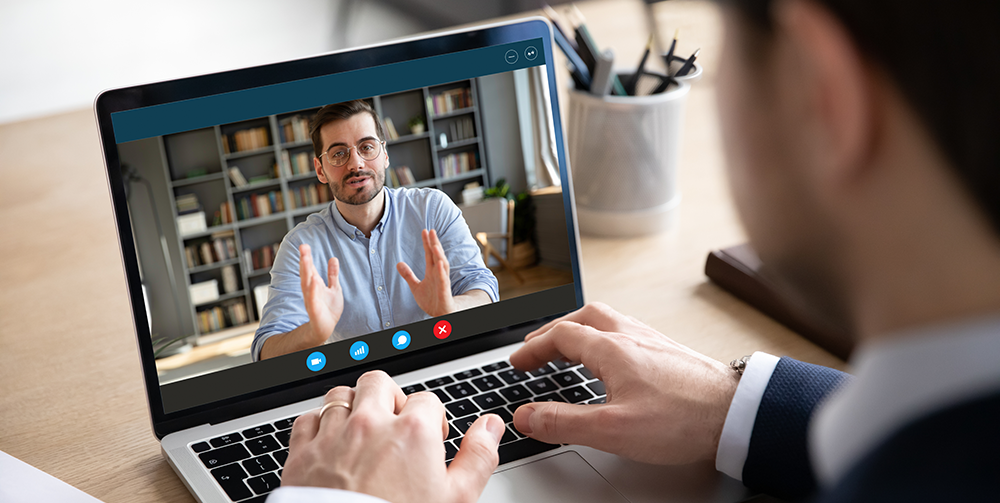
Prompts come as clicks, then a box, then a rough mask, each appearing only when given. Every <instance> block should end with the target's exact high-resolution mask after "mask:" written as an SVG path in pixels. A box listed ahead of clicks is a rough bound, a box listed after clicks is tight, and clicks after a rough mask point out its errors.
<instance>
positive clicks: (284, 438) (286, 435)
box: [274, 430, 292, 447]
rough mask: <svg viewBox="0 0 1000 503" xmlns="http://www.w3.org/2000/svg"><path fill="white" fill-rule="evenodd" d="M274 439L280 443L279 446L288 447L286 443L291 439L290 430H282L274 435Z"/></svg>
mask: <svg viewBox="0 0 1000 503" xmlns="http://www.w3.org/2000/svg"><path fill="white" fill-rule="evenodd" d="M274 438H277V439H278V442H281V445H283V446H285V447H288V442H289V441H290V440H291V439H292V430H282V431H279V432H278V433H275V434H274Z"/></svg>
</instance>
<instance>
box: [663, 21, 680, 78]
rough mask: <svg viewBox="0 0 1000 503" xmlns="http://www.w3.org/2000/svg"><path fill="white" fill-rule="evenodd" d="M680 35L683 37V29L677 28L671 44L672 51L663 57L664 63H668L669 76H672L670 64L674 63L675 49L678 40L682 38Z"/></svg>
mask: <svg viewBox="0 0 1000 503" xmlns="http://www.w3.org/2000/svg"><path fill="white" fill-rule="evenodd" d="M680 35H681V29H680V28H677V30H676V31H674V40H673V42H670V49H669V50H668V51H667V53H666V54H664V55H663V62H664V63H666V65H667V75H670V63H672V62H673V59H674V49H676V48H677V39H678V38H679V37H680Z"/></svg>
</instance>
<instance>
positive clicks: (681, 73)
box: [674, 49, 701, 77]
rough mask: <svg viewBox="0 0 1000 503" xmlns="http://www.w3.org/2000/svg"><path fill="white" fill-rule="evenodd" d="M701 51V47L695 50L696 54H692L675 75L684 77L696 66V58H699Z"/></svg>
mask: <svg viewBox="0 0 1000 503" xmlns="http://www.w3.org/2000/svg"><path fill="white" fill-rule="evenodd" d="M700 52H701V49H698V50H697V51H694V54H692V55H691V57H690V58H688V59H687V61H685V62H684V66H682V67H681V69H680V70H677V73H675V74H674V77H683V76H685V75H687V74H688V72H690V71H691V69H692V68H694V60H696V59H698V53H700Z"/></svg>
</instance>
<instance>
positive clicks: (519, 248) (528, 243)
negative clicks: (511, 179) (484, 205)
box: [483, 178, 538, 269]
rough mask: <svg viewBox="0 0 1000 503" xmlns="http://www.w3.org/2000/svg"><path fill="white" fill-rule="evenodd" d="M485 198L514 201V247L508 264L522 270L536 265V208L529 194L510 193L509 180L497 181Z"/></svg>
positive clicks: (508, 254) (509, 254) (508, 258)
mask: <svg viewBox="0 0 1000 503" xmlns="http://www.w3.org/2000/svg"><path fill="white" fill-rule="evenodd" d="M483 195H484V197H485V198H494V197H495V198H500V199H507V200H508V201H514V247H513V249H511V250H510V251H509V252H508V253H507V262H509V263H510V265H511V266H512V267H514V268H517V269H521V268H524V267H528V266H531V265H534V264H535V262H537V260H538V257H537V253H536V251H535V243H534V237H535V207H534V204H533V203H532V201H531V195H530V194H528V193H527V192H521V193H519V194H511V193H510V185H508V184H507V180H506V179H504V178H501V179H499V180H497V182H496V184H494V185H493V187H490V188H488V189H486V191H485V192H484V194H483Z"/></svg>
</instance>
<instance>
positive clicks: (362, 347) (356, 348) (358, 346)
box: [351, 341, 368, 361]
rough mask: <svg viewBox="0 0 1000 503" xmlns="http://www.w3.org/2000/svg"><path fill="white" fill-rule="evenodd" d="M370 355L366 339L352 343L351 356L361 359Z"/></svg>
mask: <svg viewBox="0 0 1000 503" xmlns="http://www.w3.org/2000/svg"><path fill="white" fill-rule="evenodd" d="M366 356H368V343H367V342H365V341H358V342H355V343H354V344H351V358H354V359H355V360H358V361H361V360H364V359H365V357H366Z"/></svg>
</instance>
